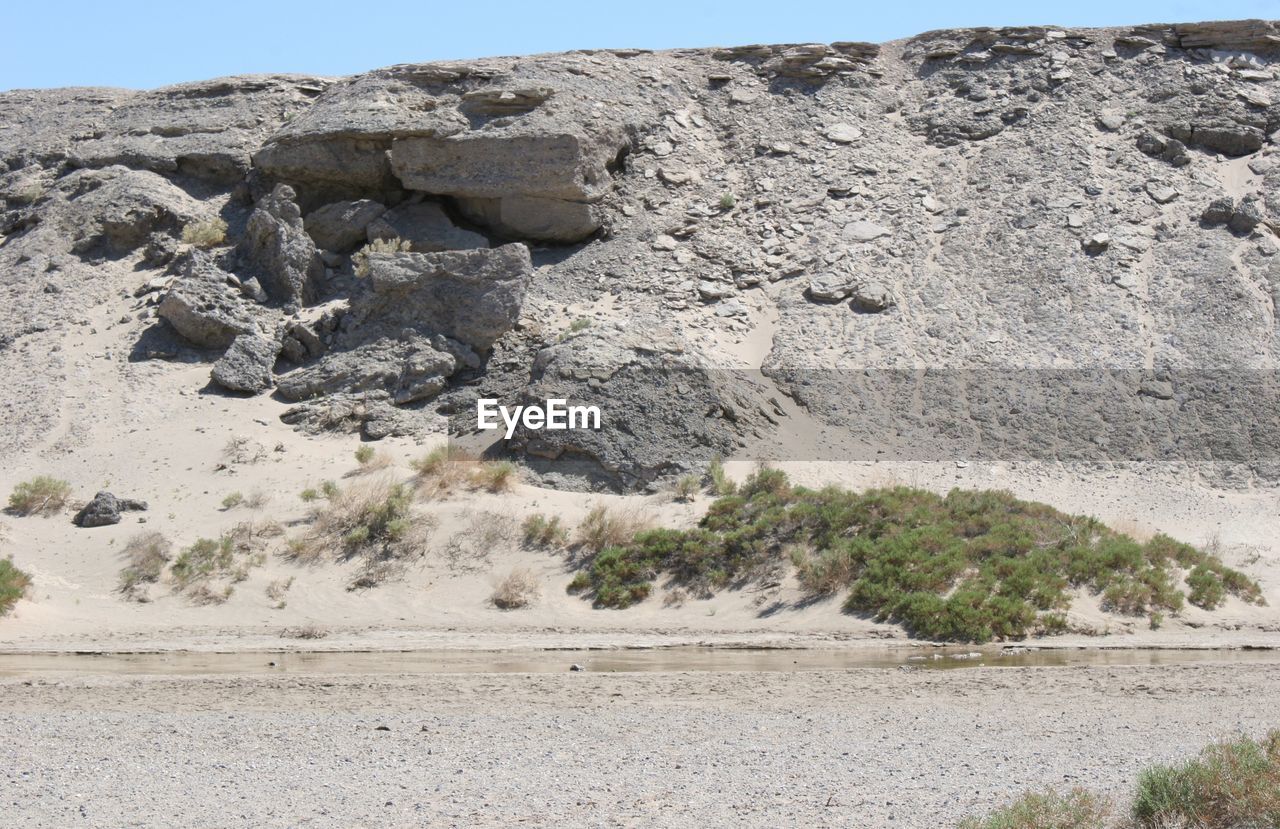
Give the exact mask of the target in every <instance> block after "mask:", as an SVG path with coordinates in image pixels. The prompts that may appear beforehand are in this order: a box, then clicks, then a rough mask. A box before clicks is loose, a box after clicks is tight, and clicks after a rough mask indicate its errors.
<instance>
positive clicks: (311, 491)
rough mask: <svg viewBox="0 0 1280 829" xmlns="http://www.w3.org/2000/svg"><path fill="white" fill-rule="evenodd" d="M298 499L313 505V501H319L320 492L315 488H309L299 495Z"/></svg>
mask: <svg viewBox="0 0 1280 829" xmlns="http://www.w3.org/2000/svg"><path fill="white" fill-rule="evenodd" d="M298 497H299V498H301V499H302V500H303V501H304V502H306V503H308V504H309V503H311V502H312V501H319V500H320V490H318V489H316V488H315V487H313V486H309V487H307V488H306V489H304V490H302V492H301V493H299V495H298Z"/></svg>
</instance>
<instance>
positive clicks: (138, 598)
mask: <svg viewBox="0 0 1280 829" xmlns="http://www.w3.org/2000/svg"><path fill="white" fill-rule="evenodd" d="M172 553H173V544H171V543H170V542H169V539H167V538H165V537H164V536H163V535H161V534H160V533H158V532H145V533H139V534H137V535H135V536H134V537H133V538H130V539H129V543H127V544H125V546H124V550H123V551H122V552H121V554H122V555H123V556H124V559H125V566H124V569H122V570H121V571H120V588H119V589H120V592H121V593H122V594H124V597H125V598H126V599H129V600H130V601H135V602H145V601H147V592H146V591H147V586H148V585H151V584H155V583H156V582H158V581H159V580H160V575H161V574H162V573H163V572H164V566H165V565H166V564H168V563H169V559H170V558H171V557H172Z"/></svg>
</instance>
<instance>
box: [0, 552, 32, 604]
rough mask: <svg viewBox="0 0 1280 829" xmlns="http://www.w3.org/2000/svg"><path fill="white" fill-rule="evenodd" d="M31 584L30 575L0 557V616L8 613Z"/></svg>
mask: <svg viewBox="0 0 1280 829" xmlns="http://www.w3.org/2000/svg"><path fill="white" fill-rule="evenodd" d="M30 586H31V576H30V575H28V574H27V573H25V572H23V571H22V570H19V569H18V568H17V567H15V566H14V565H13V562H12V561H10V560H9V559H7V558H0V616H3V615H5V614H6V613H8V612H9V611H10V610H11V609H12V608H13V606H14V605H15V604H17V603H18V599H21V598H22V597H23V596H25V595H26V593H27V588H29V587H30Z"/></svg>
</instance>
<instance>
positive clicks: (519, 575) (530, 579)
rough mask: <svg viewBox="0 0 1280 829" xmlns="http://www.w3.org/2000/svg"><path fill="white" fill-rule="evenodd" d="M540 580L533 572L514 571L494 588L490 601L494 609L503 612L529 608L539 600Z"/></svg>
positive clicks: (525, 570)
mask: <svg viewBox="0 0 1280 829" xmlns="http://www.w3.org/2000/svg"><path fill="white" fill-rule="evenodd" d="M540 589H541V588H540V585H539V583H538V578H537V576H535V575H534V574H533V573H532V572H531V571H529V570H527V569H524V568H520V569H516V570H512V571H511V572H510V573H508V574H507V575H506V577H505V578H503V579H502V581H500V582H498V584H497V586H495V587H494V588H493V593H492V595H490V596H489V601H491V602H493V604H494V607H497V608H500V609H502V610H515V609H517V608H521V607H528V606H529V605H530V604H532V603H533V601H534V600H535V599H537V598H538V594H539V592H540Z"/></svg>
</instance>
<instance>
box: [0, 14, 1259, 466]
mask: <svg viewBox="0 0 1280 829" xmlns="http://www.w3.org/2000/svg"><path fill="white" fill-rule="evenodd" d="M1277 60H1280V25H1277V24H1276V23H1272V22H1265V21H1241V22H1229V23H1201V24H1179V25H1151V26H1141V27H1136V28H1123V29H1093V30H1075V29H1056V28H1052V27H1025V28H1009V29H964V30H953V31H938V32H929V33H926V34H923V35H919V36H917V37H914V38H910V39H908V40H903V41H896V42H892V43H886V44H882V45H878V46H877V45H874V44H866V43H850V42H836V43H831V44H826V45H823V44H792V45H778V46H747V47H737V48H726V49H696V50H677V51H668V52H648V51H640V50H601V51H583V52H573V53H566V54H556V55H540V56H533V57H517V58H492V59H485V60H477V61H468V62H457V63H430V64H416V65H404V66H394V67H390V68H387V69H380V70H376V71H372V72H369V73H366V74H363V75H358V76H355V77H351V78H344V79H334V78H318V77H303V76H295V75H273V76H255V77H236V78H226V79H220V80H214V81H206V82H200V83H191V84H182V85H178V86H172V87H166V88H163V89H157V90H151V91H142V92H139V91H127V90H119V89H87V88H86V89H59V90H40V91H33V90H16V91H10V92H6V93H0V199H3V211H2V212H0V233H2V234H3V236H2V237H0V291H3V301H0V382H2V383H3V387H4V388H5V389H6V393H5V395H4V399H3V400H2V401H0V405H4V406H5V407H6V408H7V409H8V411H7V412H6V414H5V422H6V424H7V426H8V428H6V429H5V430H4V433H3V434H0V450H2V451H3V453H5V454H8V453H10V452H15V451H21V450H22V449H24V448H29V447H31V446H32V445H33V443H34V442H35V441H37V440H38V439H39V438H40V437H41V436H42V435H45V434H47V433H48V432H49V431H50V430H51V429H52V427H53V426H54V424H55V422H56V421H57V420H58V419H59V418H60V417H62V415H61V414H60V413H61V412H62V411H63V408H64V403H65V401H64V400H63V395H64V393H65V388H64V384H63V383H62V382H61V379H62V378H64V377H65V374H66V372H67V361H68V360H69V359H73V358H74V356H75V355H68V354H66V353H65V352H64V351H63V350H62V347H61V343H62V341H63V340H62V337H63V335H64V333H65V331H66V330H67V329H68V327H71V326H77V325H88V324H89V312H90V310H91V309H100V308H102V307H104V306H108V307H110V308H112V309H114V310H113V311H112V316H113V318H118V322H117V323H115V324H116V325H119V326H124V327H126V328H127V329H128V330H129V331H130V332H132V341H133V342H134V343H135V346H134V348H133V349H132V351H131V352H130V353H128V354H114V355H108V359H107V360H106V361H104V362H103V363H99V364H97V366H98V367H97V368H95V371H101V372H106V373H109V374H110V375H111V376H100V377H98V378H96V379H95V382H100V383H112V384H115V383H126V384H127V383H128V376H129V371H130V369H131V367H132V366H134V365H136V364H138V363H156V362H160V363H163V362H165V361H168V362H173V363H178V364H189V363H191V362H193V361H205V362H207V363H208V364H209V377H210V386H209V387H208V389H207V390H206V391H210V392H225V393H227V394H232V395H254V394H266V393H270V394H274V395H275V396H276V398H277V399H278V400H279V401H280V402H281V405H280V417H282V418H284V419H285V420H286V422H289V423H294V424H297V425H298V426H299V427H300V428H306V429H345V430H352V431H360V432H362V433H363V434H364V435H365V436H366V437H368V438H374V439H376V438H380V437H383V436H387V435H391V434H417V433H420V432H425V431H429V430H431V429H436V428H438V427H439V422H440V417H441V416H442V415H445V416H452V417H453V425H454V429H455V431H459V432H461V431H466V430H467V429H468V424H469V423H471V422H473V417H474V414H473V413H474V408H473V407H472V402H473V401H474V399H475V398H477V397H497V398H500V399H504V400H511V401H519V400H535V399H539V398H544V397H547V396H552V395H553V394H554V395H559V396H566V397H570V398H573V399H577V400H582V401H584V402H592V403H596V404H598V405H600V406H601V408H602V409H603V410H604V411H605V412H606V420H608V421H609V422H610V424H611V425H610V426H609V427H608V428H606V429H605V430H604V431H603V432H601V433H574V432H569V433H564V432H562V433H547V432H543V433H522V434H520V435H518V436H517V438H516V440H515V441H514V442H513V446H514V447H515V449H516V450H518V451H520V452H522V453H524V454H526V455H527V457H528V458H529V460H530V462H531V463H532V464H534V465H535V466H538V467H539V468H542V469H544V470H551V471H554V470H555V469H556V468H557V465H563V466H564V467H565V468H569V467H575V468H579V467H580V468H583V469H586V470H587V471H589V472H591V473H592V474H595V475H603V476H604V477H605V478H606V479H607V480H609V481H611V482H613V483H616V484H623V485H634V484H643V483H645V482H648V481H650V480H652V479H654V478H655V477H657V476H661V475H663V474H665V473H667V472H670V471H673V470H678V469H680V468H682V467H685V466H689V465H692V464H694V463H700V462H705V460H706V459H707V458H709V457H710V456H712V455H714V454H724V455H728V454H732V453H734V452H735V451H742V450H743V448H744V447H747V446H750V445H753V444H757V445H758V444H762V443H763V444H768V445H775V446H783V447H786V446H789V445H790V441H791V439H792V438H793V437H794V436H795V435H797V434H801V433H803V434H808V433H810V432H811V431H813V430H815V429H822V428H830V429H831V430H832V431H833V432H834V433H835V435H836V436H837V437H836V439H837V443H838V445H837V444H827V445H825V446H821V447H816V448H812V451H821V452H823V453H824V454H823V456H824V457H839V456H841V455H840V453H841V452H849V453H851V454H850V455H849V457H853V456H854V455H853V454H852V453H855V452H857V451H883V447H886V446H887V447H889V448H890V449H892V450H895V451H897V450H901V451H907V450H911V449H918V448H919V447H921V446H923V447H925V449H924V450H923V451H925V453H926V454H928V453H929V452H936V453H940V454H939V456H952V457H959V456H965V457H968V456H970V455H982V454H983V453H984V452H985V453H987V454H989V455H991V456H1000V455H1002V454H1004V455H1009V456H1024V455H1026V456H1035V457H1048V458H1064V459H1070V458H1083V459H1087V460H1091V461H1092V460H1162V461H1168V460H1177V461H1195V462H1206V463H1209V462H1212V463H1213V464H1216V466H1215V467H1214V468H1215V469H1216V470H1217V471H1218V474H1219V475H1220V477H1221V478H1222V479H1223V480H1251V479H1254V478H1256V477H1262V478H1264V479H1267V480H1274V478H1275V477H1276V476H1277V475H1278V474H1280V464H1277V463H1276V460H1277V458H1278V457H1280V453H1278V452H1277V451H1276V449H1277V443H1276V441H1277V438H1276V435H1277V434H1280V431H1277V430H1276V429H1275V428H1273V427H1274V426H1276V425H1277V424H1274V423H1272V422H1271V418H1273V416H1274V415H1273V414H1271V413H1272V412H1274V411H1276V407H1275V405H1274V404H1275V402H1276V398H1275V396H1274V393H1273V384H1272V378H1273V375H1274V370H1275V369H1276V367H1277V365H1278V363H1280V350H1278V348H1277V342H1276V324H1277V316H1276V301H1277V298H1278V297H1280V260H1277V257H1276V256H1275V254H1276V252H1277V251H1278V250H1280V245H1277V238H1276V235H1275V234H1276V230H1277V227H1280V225H1277V224H1276V223H1275V222H1276V219H1274V218H1273V217H1280V202H1278V201H1277V199H1280V196H1278V195H1277V194H1278V193H1280V188H1278V187H1277V185H1278V184H1280V155H1278V154H1277V148H1278V146H1280V144H1278V142H1277V138H1276V136H1277V130H1280V81H1278V80H1277V75H1276V61H1277ZM1242 400H1244V401H1247V404H1245V405H1242V404H1241V402H1240V401H1242ZM235 403H236V402H235V401H229V405H235ZM610 413H612V414H613V417H612V418H610ZM839 441H845V442H844V443H839ZM858 447H861V448H862V449H861V450H859V449H858ZM796 451H801V450H796Z"/></svg>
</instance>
